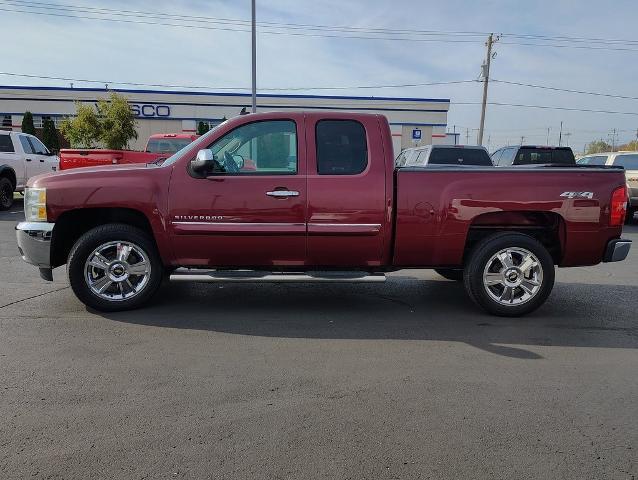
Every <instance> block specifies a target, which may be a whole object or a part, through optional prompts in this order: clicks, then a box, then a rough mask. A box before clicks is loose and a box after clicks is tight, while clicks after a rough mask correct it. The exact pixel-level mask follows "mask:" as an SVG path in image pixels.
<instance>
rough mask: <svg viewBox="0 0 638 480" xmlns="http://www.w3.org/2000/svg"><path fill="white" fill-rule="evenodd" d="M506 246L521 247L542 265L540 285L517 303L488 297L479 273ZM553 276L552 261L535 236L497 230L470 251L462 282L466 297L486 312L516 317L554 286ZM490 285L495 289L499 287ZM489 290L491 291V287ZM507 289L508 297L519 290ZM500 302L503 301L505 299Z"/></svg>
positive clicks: (535, 305) (533, 307) (544, 297)
mask: <svg viewBox="0 0 638 480" xmlns="http://www.w3.org/2000/svg"><path fill="white" fill-rule="evenodd" d="M508 248H511V249H524V250H527V251H528V252H530V253H531V254H532V255H533V256H535V257H536V259H538V263H540V267H541V268H542V270H541V272H542V280H541V281H540V282H537V283H539V284H540V285H539V288H538V290H536V292H535V294H534V295H533V296H532V297H531V298H529V299H527V300H524V301H522V302H521V303H519V304H507V305H504V304H503V303H502V302H499V301H498V300H496V299H494V298H492V296H490V294H489V293H488V288H489V287H488V286H486V284H485V283H484V279H483V274H484V271H485V269H486V266H487V265H488V263H491V262H490V260H492V259H493V257H494V255H496V254H497V253H499V252H500V251H502V250H504V249H508ZM535 268H536V267H535ZM554 275H555V272H554V260H553V259H552V256H551V255H550V254H549V252H548V251H547V249H546V248H545V247H544V246H543V245H542V244H541V243H540V242H538V241H537V240H536V239H534V238H532V237H530V236H528V235H523V234H520V233H497V234H494V235H492V236H490V237H488V238H486V239H484V240H482V241H481V242H480V243H478V244H477V245H476V247H475V248H474V249H473V250H472V252H471V253H470V255H469V258H468V261H467V263H466V267H465V270H464V278H463V282H464V284H465V289H466V291H467V293H468V295H469V297H470V298H471V299H472V300H473V301H474V302H475V303H476V304H478V305H479V306H480V307H482V308H483V309H484V310H486V311H487V312H488V313H491V314H493V315H498V316H503V317H518V316H521V315H525V314H527V313H530V312H532V311H534V310H536V309H537V308H538V307H540V306H541V305H542V304H543V303H544V302H545V300H547V297H548V296H549V294H550V293H551V291H552V288H553V287H554ZM504 286H505V285H503V287H504ZM492 288H493V289H498V288H499V286H494V287H492ZM503 290H505V288H503ZM490 291H492V292H494V290H490ZM511 292H512V293H511V294H510V295H508V296H509V297H510V298H511V296H513V295H514V292H518V294H521V295H522V294H523V289H522V288H521V287H515V288H513V289H512V290H511ZM502 301H503V302H506V301H507V300H505V299H504V300H502Z"/></svg>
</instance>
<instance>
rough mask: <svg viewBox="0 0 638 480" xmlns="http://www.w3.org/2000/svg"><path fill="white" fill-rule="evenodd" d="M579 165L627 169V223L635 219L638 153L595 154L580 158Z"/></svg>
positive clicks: (637, 207) (637, 200) (637, 209)
mask: <svg viewBox="0 0 638 480" xmlns="http://www.w3.org/2000/svg"><path fill="white" fill-rule="evenodd" d="M577 163H578V164H579V165H615V166H617V167H624V168H625V177H626V178H627V192H628V194H629V200H628V202H627V222H631V221H632V220H633V219H634V215H635V213H636V212H637V211H638V152H635V151H634V152H605V153H594V154H591V155H587V156H585V157H582V158H579V159H578V162H577Z"/></svg>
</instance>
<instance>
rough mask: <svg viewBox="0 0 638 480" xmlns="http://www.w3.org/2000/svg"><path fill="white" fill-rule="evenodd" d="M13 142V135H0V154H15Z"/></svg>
mask: <svg viewBox="0 0 638 480" xmlns="http://www.w3.org/2000/svg"><path fill="white" fill-rule="evenodd" d="M13 152H15V149H14V148H13V142H12V141H11V135H0V153H13Z"/></svg>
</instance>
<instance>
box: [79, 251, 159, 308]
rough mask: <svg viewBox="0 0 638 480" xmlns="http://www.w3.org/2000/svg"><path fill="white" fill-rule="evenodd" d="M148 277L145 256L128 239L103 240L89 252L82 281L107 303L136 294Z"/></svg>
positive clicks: (145, 283)
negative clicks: (105, 241)
mask: <svg viewBox="0 0 638 480" xmlns="http://www.w3.org/2000/svg"><path fill="white" fill-rule="evenodd" d="M150 277H151V262H150V260H149V257H148V255H147V254H146V252H145V251H144V250H143V249H142V248H140V247H139V246H138V245H135V244H134V243H131V242H125V241H114V242H108V243H104V244H102V245H100V246H99V247H97V248H96V249H95V250H93V252H91V254H90V255H89V256H88V258H87V260H86V263H85V264H84V280H85V281H86V284H87V286H88V287H89V289H90V290H91V292H93V294H94V295H97V296H98V297H99V298H102V299H104V300H108V301H110V302H119V301H123V300H129V299H131V298H133V297H135V296H137V295H139V294H140V292H142V290H144V287H146V285H147V284H148V282H149V279H150Z"/></svg>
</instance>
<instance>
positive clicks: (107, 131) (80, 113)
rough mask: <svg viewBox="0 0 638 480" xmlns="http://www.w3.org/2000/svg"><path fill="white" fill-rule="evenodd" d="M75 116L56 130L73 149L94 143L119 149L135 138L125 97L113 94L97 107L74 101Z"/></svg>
mask: <svg viewBox="0 0 638 480" xmlns="http://www.w3.org/2000/svg"><path fill="white" fill-rule="evenodd" d="M75 109H76V116H75V117H73V118H67V119H66V120H64V122H62V124H61V125H60V131H61V132H62V134H63V135H64V136H65V137H66V139H67V140H68V141H69V142H70V143H71V146H72V147H74V148H94V147H95V145H96V144H97V143H100V144H102V145H103V146H105V147H106V148H109V149H113V150H122V149H124V148H126V147H127V146H128V142H129V140H131V139H133V138H137V131H136V129H135V127H136V126H137V122H136V121H135V115H134V114H133V111H132V110H131V108H130V106H129V104H128V101H127V100H126V97H124V96H122V95H118V94H117V93H115V92H113V93H111V95H110V96H109V98H108V99H101V100H99V101H98V103H97V105H96V106H95V107H93V106H92V105H89V104H85V103H80V102H76V103H75Z"/></svg>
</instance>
